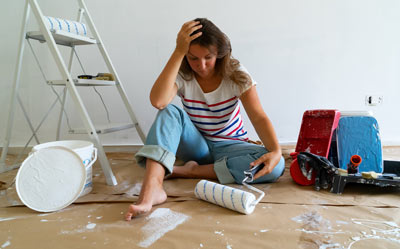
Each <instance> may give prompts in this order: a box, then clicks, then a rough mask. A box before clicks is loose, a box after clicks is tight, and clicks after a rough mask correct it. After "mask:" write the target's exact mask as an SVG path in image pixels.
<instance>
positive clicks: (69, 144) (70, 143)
mask: <svg viewBox="0 0 400 249" xmlns="http://www.w3.org/2000/svg"><path fill="white" fill-rule="evenodd" d="M54 146H59V147H65V148H68V149H71V150H74V151H77V150H80V149H86V148H93V143H92V142H89V141H86V140H60V141H53V142H47V143H42V144H37V145H35V146H33V148H32V151H38V150H41V149H44V148H49V147H54Z"/></svg>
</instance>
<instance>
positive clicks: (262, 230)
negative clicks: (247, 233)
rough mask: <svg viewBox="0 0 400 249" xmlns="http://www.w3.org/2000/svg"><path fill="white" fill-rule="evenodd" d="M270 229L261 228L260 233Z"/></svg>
mask: <svg viewBox="0 0 400 249" xmlns="http://www.w3.org/2000/svg"><path fill="white" fill-rule="evenodd" d="M268 231H269V230H268V229H261V230H260V233H266V232H268Z"/></svg>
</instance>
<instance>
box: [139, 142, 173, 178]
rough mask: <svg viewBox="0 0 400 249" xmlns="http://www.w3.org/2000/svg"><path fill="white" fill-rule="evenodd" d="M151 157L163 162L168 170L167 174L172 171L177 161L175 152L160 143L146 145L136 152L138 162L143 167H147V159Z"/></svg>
mask: <svg viewBox="0 0 400 249" xmlns="http://www.w3.org/2000/svg"><path fill="white" fill-rule="evenodd" d="M147 158H150V159H152V160H154V161H156V162H159V163H161V164H162V165H163V166H164V167H165V169H166V170H167V172H165V175H169V174H171V173H172V170H173V168H174V163H175V154H174V153H171V152H169V151H168V150H166V149H164V148H162V147H161V146H159V145H144V146H143V147H142V148H141V149H140V150H139V151H138V152H137V153H136V154H135V159H136V162H137V163H138V164H139V166H141V167H146V159H147Z"/></svg>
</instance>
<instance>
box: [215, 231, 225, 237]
mask: <svg viewBox="0 0 400 249" xmlns="http://www.w3.org/2000/svg"><path fill="white" fill-rule="evenodd" d="M223 231H224V230H222V231H214V233H215V234H219V235H221V236H224V234H223V233H222V232H223Z"/></svg>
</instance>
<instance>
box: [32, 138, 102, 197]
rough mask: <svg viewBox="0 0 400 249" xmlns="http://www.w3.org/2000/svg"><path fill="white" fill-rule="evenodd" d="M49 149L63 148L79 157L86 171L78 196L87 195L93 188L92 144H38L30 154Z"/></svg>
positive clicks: (79, 142)
mask: <svg viewBox="0 0 400 249" xmlns="http://www.w3.org/2000/svg"><path fill="white" fill-rule="evenodd" d="M51 147H64V148H68V149H70V150H72V151H74V152H75V153H77V154H78V155H79V157H80V158H81V159H82V163H83V165H84V166H85V169H86V182H85V186H84V188H83V190H82V193H81V194H80V196H84V195H87V194H89V193H90V192H91V191H92V188H93V182H92V175H93V173H92V171H93V169H92V165H93V163H94V162H95V161H96V159H97V148H95V147H94V145H93V143H91V142H89V141H84V140H62V141H54V142H48V143H43V144H38V145H36V146H34V147H33V148H32V152H36V151H39V150H41V149H44V148H51Z"/></svg>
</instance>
